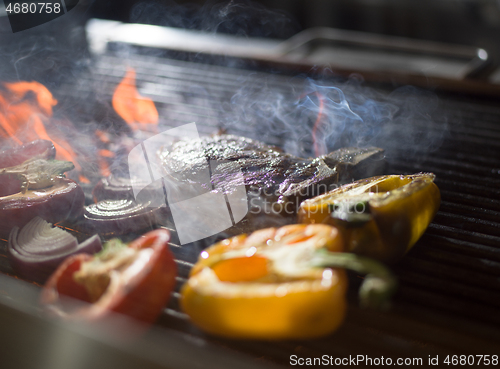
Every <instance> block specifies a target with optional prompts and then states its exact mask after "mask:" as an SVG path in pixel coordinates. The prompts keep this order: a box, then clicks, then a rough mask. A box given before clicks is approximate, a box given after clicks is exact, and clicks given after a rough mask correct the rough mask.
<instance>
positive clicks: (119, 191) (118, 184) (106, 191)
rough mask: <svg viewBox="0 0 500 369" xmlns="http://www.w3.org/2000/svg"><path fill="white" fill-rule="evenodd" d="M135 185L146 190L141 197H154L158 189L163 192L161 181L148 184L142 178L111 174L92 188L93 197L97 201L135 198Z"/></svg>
mask: <svg viewBox="0 0 500 369" xmlns="http://www.w3.org/2000/svg"><path fill="white" fill-rule="evenodd" d="M134 186H135V187H137V188H142V189H143V191H144V194H142V193H141V194H140V195H139V199H140V198H141V197H140V196H141V195H142V196H144V198H147V199H151V198H154V197H155V194H156V193H157V192H158V190H159V191H161V192H162V193H163V185H161V182H160V184H158V182H153V183H152V184H149V185H148V184H147V183H145V182H144V180H143V179H142V178H133V179H130V178H127V177H120V176H117V175H113V174H111V175H110V176H108V177H106V178H102V179H101V180H100V181H99V182H97V184H96V185H95V187H94V189H93V190H92V197H93V198H94V202H95V203H98V202H100V201H103V200H134V199H135V196H134V191H133V187H134Z"/></svg>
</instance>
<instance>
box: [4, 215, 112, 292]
mask: <svg viewBox="0 0 500 369" xmlns="http://www.w3.org/2000/svg"><path fill="white" fill-rule="evenodd" d="M8 247H9V248H8V250H9V258H10V261H11V264H12V266H13V267H14V269H15V270H16V271H17V272H18V273H19V275H20V276H22V277H25V278H27V279H31V280H33V281H36V282H40V283H44V282H45V280H46V279H47V277H48V276H49V275H50V274H51V273H52V272H53V271H54V270H55V269H56V268H57V267H58V266H59V264H60V263H61V262H62V261H63V260H64V259H66V258H67V257H68V256H70V255H73V254H75V253H83V252H85V253H89V254H94V253H96V252H98V251H100V250H101V248H102V245H101V240H100V238H99V236H98V235H95V236H92V237H90V238H89V239H88V240H86V241H84V242H83V243H80V244H78V241H77V239H76V238H75V237H74V236H73V235H71V234H70V233H68V232H66V231H64V230H62V229H61V228H57V227H52V225H51V224H50V223H47V222H46V221H45V220H43V219H42V218H40V217H35V218H33V219H32V220H31V221H30V222H29V223H28V224H26V225H25V226H24V227H23V228H22V229H21V230H19V228H18V227H14V228H13V229H12V231H11V233H10V237H9V246H8Z"/></svg>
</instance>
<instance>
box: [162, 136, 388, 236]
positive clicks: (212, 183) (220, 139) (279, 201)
mask: <svg viewBox="0 0 500 369" xmlns="http://www.w3.org/2000/svg"><path fill="white" fill-rule="evenodd" d="M158 156H159V160H160V163H161V165H162V169H163V170H164V171H165V173H164V174H165V176H168V177H169V178H170V179H171V180H172V181H174V182H177V183H179V184H181V185H180V186H181V187H182V189H183V191H186V188H187V187H189V188H190V189H192V191H193V192H192V194H193V197H194V196H195V195H196V193H200V192H207V191H215V192H222V193H225V194H230V193H232V191H233V190H234V189H235V188H237V186H242V185H244V186H245V187H246V190H247V196H248V201H249V213H248V214H247V216H246V217H245V219H243V220H242V221H241V222H240V224H239V226H243V228H244V231H245V232H246V231H251V230H254V229H258V228H260V227H262V226H273V225H282V224H287V223H290V222H293V221H294V220H295V215H296V211H297V209H298V207H299V205H300V203H301V202H302V201H303V200H305V199H307V198H310V197H313V196H317V195H319V194H321V193H324V192H326V191H328V190H329V189H332V188H334V187H336V186H338V185H340V184H343V183H349V182H352V181H353V180H356V179H361V178H366V177H370V176H374V175H378V174H381V173H382V172H383V169H384V165H385V161H384V153H383V150H382V149H379V148H373V147H371V148H363V149H360V148H346V149H340V150H337V151H334V152H331V153H329V154H327V155H324V156H321V157H318V158H308V159H304V158H299V157H296V156H293V155H290V154H287V153H284V152H283V151H282V150H281V149H279V148H277V147H274V146H269V145H266V144H264V143H262V142H259V141H255V140H252V139H249V138H245V137H241V136H234V135H215V136H209V137H203V138H200V139H196V140H192V139H191V140H183V141H179V142H177V143H175V144H174V145H172V146H171V147H164V148H162V149H160V151H159V152H158ZM207 163H210V166H208V164H207ZM207 168H209V170H210V174H211V179H210V180H207V179H206V173H207ZM240 231H241V229H240Z"/></svg>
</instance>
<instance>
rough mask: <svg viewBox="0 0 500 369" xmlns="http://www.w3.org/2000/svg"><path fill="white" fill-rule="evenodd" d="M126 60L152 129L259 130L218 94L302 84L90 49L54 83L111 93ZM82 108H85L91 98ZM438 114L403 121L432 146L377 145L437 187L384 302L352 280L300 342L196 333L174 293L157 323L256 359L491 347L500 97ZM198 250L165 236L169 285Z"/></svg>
mask: <svg viewBox="0 0 500 369" xmlns="http://www.w3.org/2000/svg"><path fill="white" fill-rule="evenodd" d="M127 65H130V66H132V67H133V68H135V70H136V71H137V79H138V83H137V84H138V86H139V88H140V91H141V94H143V95H146V96H148V97H150V98H151V99H153V100H154V102H155V104H156V106H157V107H158V111H159V114H160V117H161V122H160V124H161V126H162V127H165V129H166V128H167V127H169V126H177V125H180V124H183V123H189V122H193V121H195V122H196V123H197V125H198V129H199V131H200V133H201V134H210V133H214V132H215V131H217V130H218V129H220V128H227V129H229V132H230V133H236V134H242V135H245V136H250V137H255V138H262V137H260V136H261V132H258V131H256V129H255V127H251V126H245V125H242V126H239V127H237V128H235V127H234V126H229V127H228V126H226V125H221V121H222V119H221V117H222V116H223V114H224V107H225V106H226V107H227V105H225V104H230V103H231V98H232V97H233V96H234V94H235V93H236V91H238V89H239V88H240V87H241V84H242V83H243V81H245V82H249V83H252V81H257V82H255V83H256V85H255V86H256V87H258V85H259V83H260V82H261V81H263V80H265V81H266V83H267V85H266V87H267V88H269V89H271V90H272V91H276V93H279V94H282V95H283V97H284V98H291V97H292V92H291V91H293V92H296V91H302V90H303V89H304V88H305V87H304V86H305V84H306V80H305V79H303V78H290V77H289V76H286V75H271V74H267V73H265V72H256V71H249V70H240V69H233V68H227V67H219V66H215V65H205V64H196V63H191V62H186V61H180V60H173V59H165V58H159V57H154V56H145V55H134V54H132V55H128V57H127V60H126V62H125V61H124V59H122V58H120V57H119V56H117V55H115V54H114V53H112V52H108V53H106V54H105V55H101V56H99V57H97V58H96V60H95V66H94V69H93V72H92V73H91V74H89V75H88V76H87V77H86V78H84V79H82V81H81V82H80V83H79V85H77V86H76V87H75V86H69V85H63V86H61V88H60V89H59V90H58V91H54V92H55V93H56V96H57V95H60V96H66V97H68V96H69V97H71V98H74V100H75V101H78V102H79V103H80V104H82V101H85V99H86V97H88V96H91V95H92V94H93V93H94V92H95V91H98V92H97V93H98V94H99V95H98V96H97V99H96V100H94V99H92V100H88V101H110V99H111V96H112V93H113V90H114V88H115V86H116V85H117V84H118V83H119V82H120V80H121V78H122V77H123V75H124V71H125V68H126V66H127ZM423 99H424V101H425V97H424V98H423ZM70 100H71V99H70ZM221 102H223V104H222V105H221ZM89 104H91V103H90V102H89V103H88V105H89ZM86 109H88V110H89V111H91V110H92V106H90V105H89V107H86ZM68 111H69V110H68ZM437 112H438V114H437V117H436V118H435V119H434V120H433V126H429V125H428V124H423V123H421V122H419V121H418V120H415V121H412V122H407V123H408V124H413V125H414V126H415V127H417V128H418V127H419V125H421V130H431V131H435V134H436V135H443V132H444V131H443V127H446V130H445V134H444V135H443V139H442V142H441V144H440V145H439V148H438V149H437V151H434V152H431V153H429V152H428V150H427V149H426V148H420V149H419V148H416V149H415V150H414V151H413V152H412V155H411V156H410V157H408V156H407V150H406V149H407V148H406V147H400V146H398V142H397V141H392V142H385V143H384V142H382V143H378V145H380V146H381V147H383V148H385V149H386V150H387V152H388V161H389V165H390V168H389V172H391V173H415V172H419V171H429V172H434V173H435V174H436V175H437V181H436V183H437V184H438V186H439V188H440V190H441V194H442V205H441V208H440V211H439V212H438V214H437V216H436V218H435V220H434V222H433V223H432V224H431V225H430V227H429V229H428V230H427V232H426V233H425V234H424V236H423V237H422V239H421V240H420V241H419V242H418V244H417V245H416V246H415V247H414V249H413V250H412V251H411V252H410V253H409V254H408V255H407V256H406V257H405V258H404V260H403V261H402V262H400V263H399V264H398V265H397V266H396V267H395V268H394V269H395V272H396V274H397V275H398V277H399V280H400V287H399V291H398V293H397V295H396V297H395V299H394V306H393V308H392V310H391V311H388V312H375V311H363V310H361V309H359V308H357V307H356V299H355V296H354V294H353V290H354V288H351V292H350V293H351V296H350V302H351V307H350V310H349V314H348V317H347V320H346V323H345V324H344V325H343V326H342V328H341V329H340V330H339V331H338V332H337V333H336V334H334V335H332V336H330V337H327V338H325V339H322V340H314V341H304V342H275V343H265V342H235V341H230V340H224V339H219V338H214V337H209V336H206V335H204V334H203V333H201V332H199V331H198V330H197V329H195V328H194V327H192V326H191V325H190V324H189V322H188V320H187V318H186V316H185V315H184V314H183V313H182V312H180V310H179V305H178V300H179V294H178V292H175V293H174V294H173V296H172V300H171V302H170V304H169V306H168V308H167V309H166V310H165V312H164V314H163V315H162V317H161V318H160V320H159V325H161V326H164V327H168V328H169V329H174V330H177V331H180V332H182V333H183V334H185V335H186V336H195V337H197V338H201V339H202V340H209V341H210V342H212V343H215V344H218V345H220V346H222V347H223V348H225V349H227V350H229V351H239V352H244V353H247V354H250V355H252V356H253V357H254V358H255V360H256V363H258V362H259V360H262V361H270V362H273V363H277V364H282V365H287V364H288V363H289V360H290V355H294V354H295V355H298V356H303V357H314V356H321V355H324V354H327V355H333V356H338V357H345V356H347V355H349V354H353V355H357V354H363V355H371V356H373V357H380V356H381V355H385V356H392V357H424V358H426V357H427V355H433V354H434V355H435V354H464V353H476V354H486V353H495V352H494V350H495V348H498V346H497V344H498V343H499V342H500V334H499V333H498V330H497V329H498V326H499V325H500V316H499V314H498V311H499V308H500V186H499V185H500V143H499V142H500V141H499V140H498V138H499V137H500V107H497V106H495V105H494V104H492V103H488V102H485V101H473V100H468V99H461V100H460V99H458V98H456V97H449V96H448V97H446V96H445V97H440V100H439V107H438V109H437ZM80 119H81V118H80ZM400 129H401V130H404V129H405V127H400ZM266 141H267V142H268V143H271V144H278V145H284V144H285V142H284V138H283V137H280V136H273V135H268V136H266ZM199 250H200V245H191V246H189V247H180V246H175V245H173V251H174V253H175V255H176V257H177V265H178V267H179V277H178V279H177V281H178V286H177V287H178V288H177V291H178V289H179V288H180V286H181V285H182V284H183V283H184V282H185V280H186V278H187V275H188V273H189V270H190V268H191V266H192V265H193V263H194V261H195V260H196V258H197V255H198V252H199ZM1 260H2V268H3V269H2V270H3V271H4V272H9V269H8V265H7V264H6V262H5V258H1ZM351 280H352V284H353V285H356V284H357V281H359V279H358V277H356V276H352V278H351ZM497 353H498V352H497Z"/></svg>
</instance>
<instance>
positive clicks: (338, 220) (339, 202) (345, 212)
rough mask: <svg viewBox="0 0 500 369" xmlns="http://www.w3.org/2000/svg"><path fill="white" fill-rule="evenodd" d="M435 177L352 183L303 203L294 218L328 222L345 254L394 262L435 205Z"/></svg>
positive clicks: (423, 175)
mask: <svg viewBox="0 0 500 369" xmlns="http://www.w3.org/2000/svg"><path fill="white" fill-rule="evenodd" d="M434 178H435V176H434V174H432V173H420V174H413V175H386V176H379V177H372V178H368V179H363V180H360V181H356V182H353V183H350V184H347V185H344V186H341V187H339V188H337V189H335V190H332V191H330V192H328V193H325V194H323V195H321V196H317V197H314V198H312V199H309V200H306V201H304V202H303V203H302V204H301V206H300V208H299V211H298V220H299V222H300V223H309V224H310V223H314V224H318V223H326V224H330V225H333V226H335V227H336V228H338V229H339V231H340V234H341V235H342V238H343V239H344V241H345V242H346V245H347V251H348V252H353V253H356V254H360V255H365V256H368V257H371V258H374V259H377V260H380V261H384V262H394V261H397V260H398V259H399V258H401V257H402V256H403V255H404V254H405V253H406V252H407V251H408V250H409V249H410V248H411V247H412V246H413V245H414V244H415V243H416V242H417V240H418V239H419V238H420V237H421V236H422V234H423V233H424V231H425V230H426V228H427V226H428V225H429V223H430V222H431V221H432V219H433V217H434V216H435V214H436V212H437V210H438V208H439V204H440V202H441V196H440V193H439V189H438V187H437V186H436V185H435V184H434Z"/></svg>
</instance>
